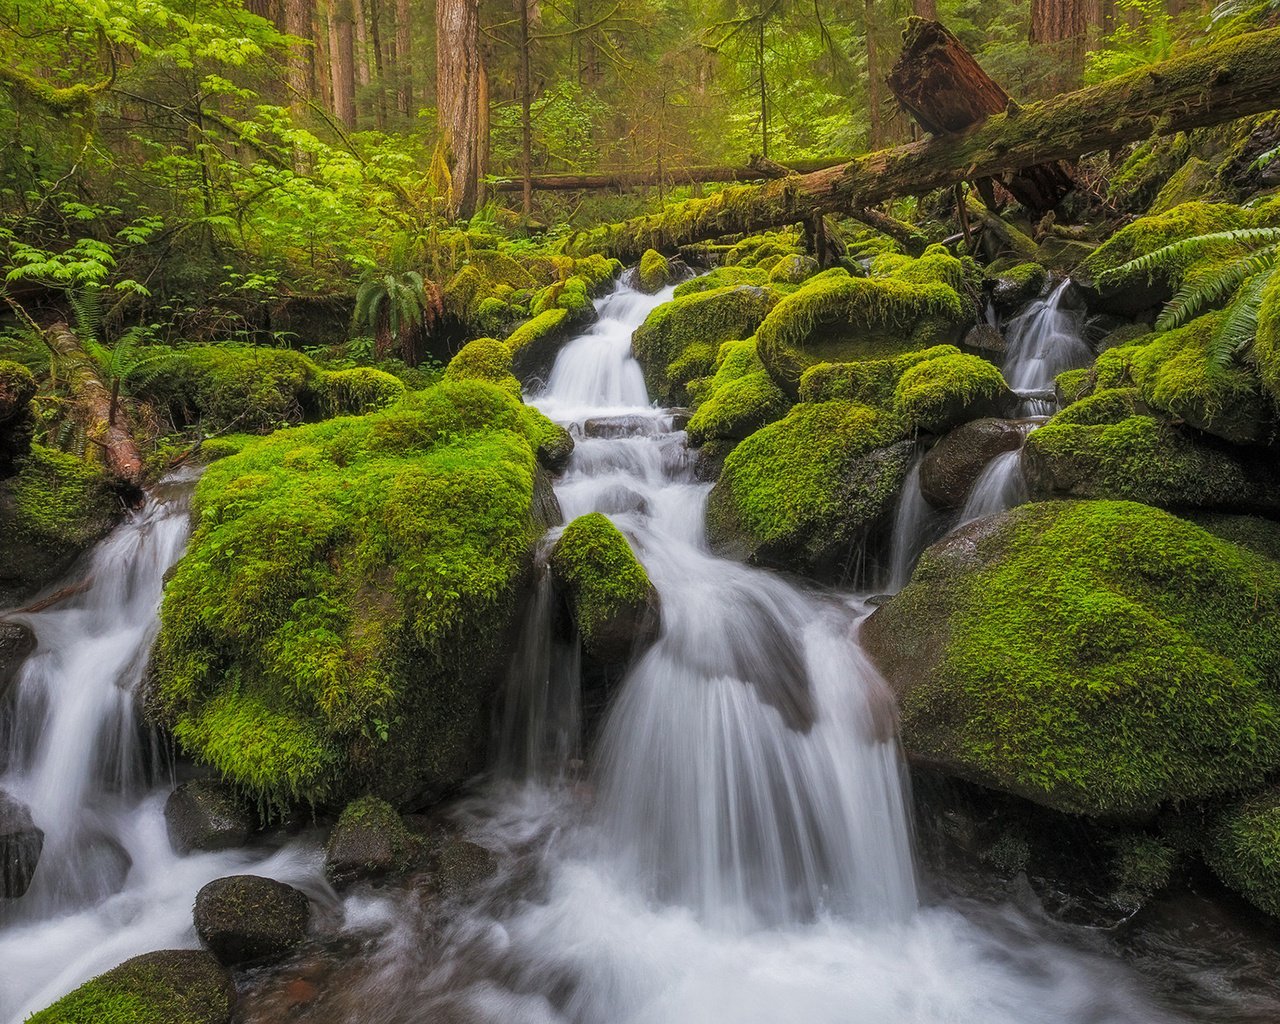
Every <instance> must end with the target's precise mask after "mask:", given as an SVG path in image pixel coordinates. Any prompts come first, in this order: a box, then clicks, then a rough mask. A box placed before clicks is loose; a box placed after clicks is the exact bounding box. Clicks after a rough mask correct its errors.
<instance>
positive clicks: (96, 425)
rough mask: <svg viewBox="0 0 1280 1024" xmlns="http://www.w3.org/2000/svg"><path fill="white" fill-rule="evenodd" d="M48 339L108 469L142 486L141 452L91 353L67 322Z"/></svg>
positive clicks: (52, 329)
mask: <svg viewBox="0 0 1280 1024" xmlns="http://www.w3.org/2000/svg"><path fill="white" fill-rule="evenodd" d="M45 342H46V344H48V346H49V348H50V349H51V350H52V351H53V353H54V355H55V356H57V358H58V359H59V360H61V362H62V363H63V365H64V366H66V367H68V368H69V370H70V373H69V375H68V380H67V383H68V385H69V386H70V388H71V391H72V393H73V394H74V395H75V397H76V400H77V401H78V402H79V403H80V405H81V406H82V407H83V409H84V411H85V415H86V419H87V420H88V423H87V424H86V426H87V431H86V434H87V436H88V438H89V440H90V441H92V442H93V443H94V444H96V445H98V446H99V447H100V448H101V449H102V457H103V461H104V462H105V463H106V466H107V471H108V472H110V473H111V474H112V475H113V476H114V477H116V479H118V480H119V481H120V482H122V483H124V484H127V485H129V486H130V487H135V488H140V487H141V486H142V453H141V452H139V451H138V445H137V442H136V441H134V439H133V435H132V434H131V433H130V432H129V427H128V423H127V422H125V420H126V417H123V416H118V415H115V409H114V406H115V403H114V402H113V401H112V392H111V389H110V388H108V387H107V386H106V385H105V384H103V382H102V378H101V377H99V376H98V371H97V369H96V368H95V367H94V365H93V360H91V359H90V358H89V356H88V354H87V353H86V352H85V350H84V348H83V346H82V345H81V344H80V342H79V340H78V339H77V338H76V336H75V335H74V334H73V333H72V332H71V329H70V328H69V327H68V326H67V325H66V324H65V323H56V324H54V325H53V326H52V327H50V328H49V329H48V330H47V331H46V332H45Z"/></svg>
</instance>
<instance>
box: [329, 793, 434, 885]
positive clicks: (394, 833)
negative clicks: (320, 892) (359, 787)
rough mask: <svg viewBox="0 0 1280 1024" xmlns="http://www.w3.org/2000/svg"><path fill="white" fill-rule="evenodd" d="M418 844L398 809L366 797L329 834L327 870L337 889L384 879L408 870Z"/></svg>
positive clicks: (349, 807) (345, 812) (350, 806)
mask: <svg viewBox="0 0 1280 1024" xmlns="http://www.w3.org/2000/svg"><path fill="white" fill-rule="evenodd" d="M416 850H417V843H416V841H415V840H414V838H413V836H412V835H411V834H410V833H409V830H408V829H407V828H406V827H405V824H404V821H403V820H402V819H401V817H400V815H399V814H398V813H396V809H395V808H394V807H392V806H391V805H390V804H389V803H387V802H386V801H385V800H380V799H378V798H377V797H375V796H364V797H361V798H360V799H359V800H353V801H351V803H349V804H347V806H346V808H345V809H344V810H343V812H342V816H341V817H340V818H339V819H338V823H337V824H336V825H335V826H334V827H333V831H332V832H331V833H329V842H328V844H327V845H326V847H325V855H324V870H325V874H326V875H328V877H329V880H330V881H331V882H333V883H334V884H335V885H342V884H345V883H348V882H354V881H358V880H361V879H377V878H385V877H387V876H388V875H394V874H397V873H399V872H402V871H404V870H406V869H407V868H408V866H409V864H410V862H411V860H412V859H413V856H414V854H415V852H416Z"/></svg>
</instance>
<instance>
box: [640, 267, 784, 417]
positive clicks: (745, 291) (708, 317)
mask: <svg viewBox="0 0 1280 1024" xmlns="http://www.w3.org/2000/svg"><path fill="white" fill-rule="evenodd" d="M774 301H775V296H774V294H773V293H772V292H771V291H769V290H768V289H764V288H752V287H748V286H745V285H743V286H739V287H730V288H718V289H715V290H714V291H708V292H698V293H695V294H693V295H686V296H684V297H683V298H679V299H673V300H672V301H671V302H665V303H663V304H662V305H661V306H659V307H658V308H657V309H655V310H654V311H653V312H651V313H650V314H649V315H648V317H646V318H645V321H644V323H643V324H641V325H640V327H639V328H637V330H636V332H635V334H634V335H633V336H632V339H631V349H632V352H633V353H634V354H635V357H636V359H637V360H639V362H640V365H641V366H642V367H643V368H644V374H645V382H646V383H647V384H648V387H649V393H650V394H651V395H652V396H653V397H655V398H656V399H657V400H658V401H659V402H662V403H664V404H669V403H674V402H677V401H679V400H680V399H681V398H682V397H683V396H682V394H681V391H682V389H683V384H684V383H686V381H685V380H680V379H678V377H672V376H668V369H669V368H670V367H672V366H673V364H675V365H676V366H677V367H679V366H680V365H681V364H680V360H681V358H682V357H683V356H685V353H686V352H687V351H688V349H689V348H690V346H695V345H696V346H707V345H716V346H718V345H720V344H721V343H722V342H725V341H734V340H741V339H743V338H749V337H751V335H752V334H754V333H755V331H756V328H757V327H759V326H760V323H761V321H763V320H764V318H765V315H766V314H767V313H768V311H769V309H770V308H771V307H772V306H773V303H774ZM702 351H704V350H703V349H702V348H699V350H698V352H699V353H701V352H702ZM690 379H691V378H690Z"/></svg>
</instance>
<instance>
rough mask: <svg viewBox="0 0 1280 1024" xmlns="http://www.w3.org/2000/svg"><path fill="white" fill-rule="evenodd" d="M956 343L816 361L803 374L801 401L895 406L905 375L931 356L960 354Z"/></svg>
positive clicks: (932, 357)
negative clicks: (853, 358)
mask: <svg viewBox="0 0 1280 1024" xmlns="http://www.w3.org/2000/svg"><path fill="white" fill-rule="evenodd" d="M958 355H960V350H959V349H958V348H956V347H955V346H954V345H935V346H933V347H932V348H926V349H920V350H919V351H916V352H908V353H906V354H905V355H901V356H894V357H892V358H888V359H864V360H861V361H859V362H853V363H816V364H815V365H813V366H811V367H809V368H808V369H807V370H805V371H804V373H803V374H802V375H801V377H800V389H799V390H800V401H802V402H834V401H841V400H843V401H849V402H860V403H862V404H863V405H873V406H875V407H876V408H878V409H892V408H893V406H894V394H895V392H896V391H897V388H898V382H899V381H900V380H902V375H903V374H905V373H906V372H907V371H908V370H910V369H911V368H912V367H913V366H916V365H918V364H920V363H923V362H926V361H927V360H930V359H941V358H943V357H944V356H958Z"/></svg>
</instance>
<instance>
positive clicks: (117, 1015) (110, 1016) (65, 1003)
mask: <svg viewBox="0 0 1280 1024" xmlns="http://www.w3.org/2000/svg"><path fill="white" fill-rule="evenodd" d="M234 1004H235V986H234V985H233V984H232V983H231V975H230V974H228V973H227V970H226V969H225V968H224V967H222V966H221V965H220V964H219V963H218V961H217V960H215V959H214V958H213V957H212V956H210V955H209V954H208V953H205V952H203V951H201V950H197V949H171V950H162V951H159V952H156V953H144V954H143V955H142V956H135V957H134V958H133V959H132V960H126V961H125V962H124V963H122V964H121V965H120V966H119V967H113V968H112V969H111V970H109V971H107V972H106V974H100V975H98V977H96V978H94V979H93V980H92V981H87V982H85V983H84V984H83V985H81V986H80V987H79V988H78V989H76V990H75V991H74V992H72V993H70V994H69V995H66V996H63V997H62V998H61V999H59V1000H58V1001H57V1002H56V1003H54V1004H53V1005H52V1006H50V1007H48V1008H47V1009H44V1010H41V1011H40V1012H39V1013H37V1014H36V1015H35V1016H33V1017H31V1018H30V1019H29V1021H28V1024H89V1022H94V1024H117V1022H119V1024H125V1022H128V1024H161V1022H163V1024H228V1022H229V1021H230V1020H231V1010H232V1007H233V1005H234Z"/></svg>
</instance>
